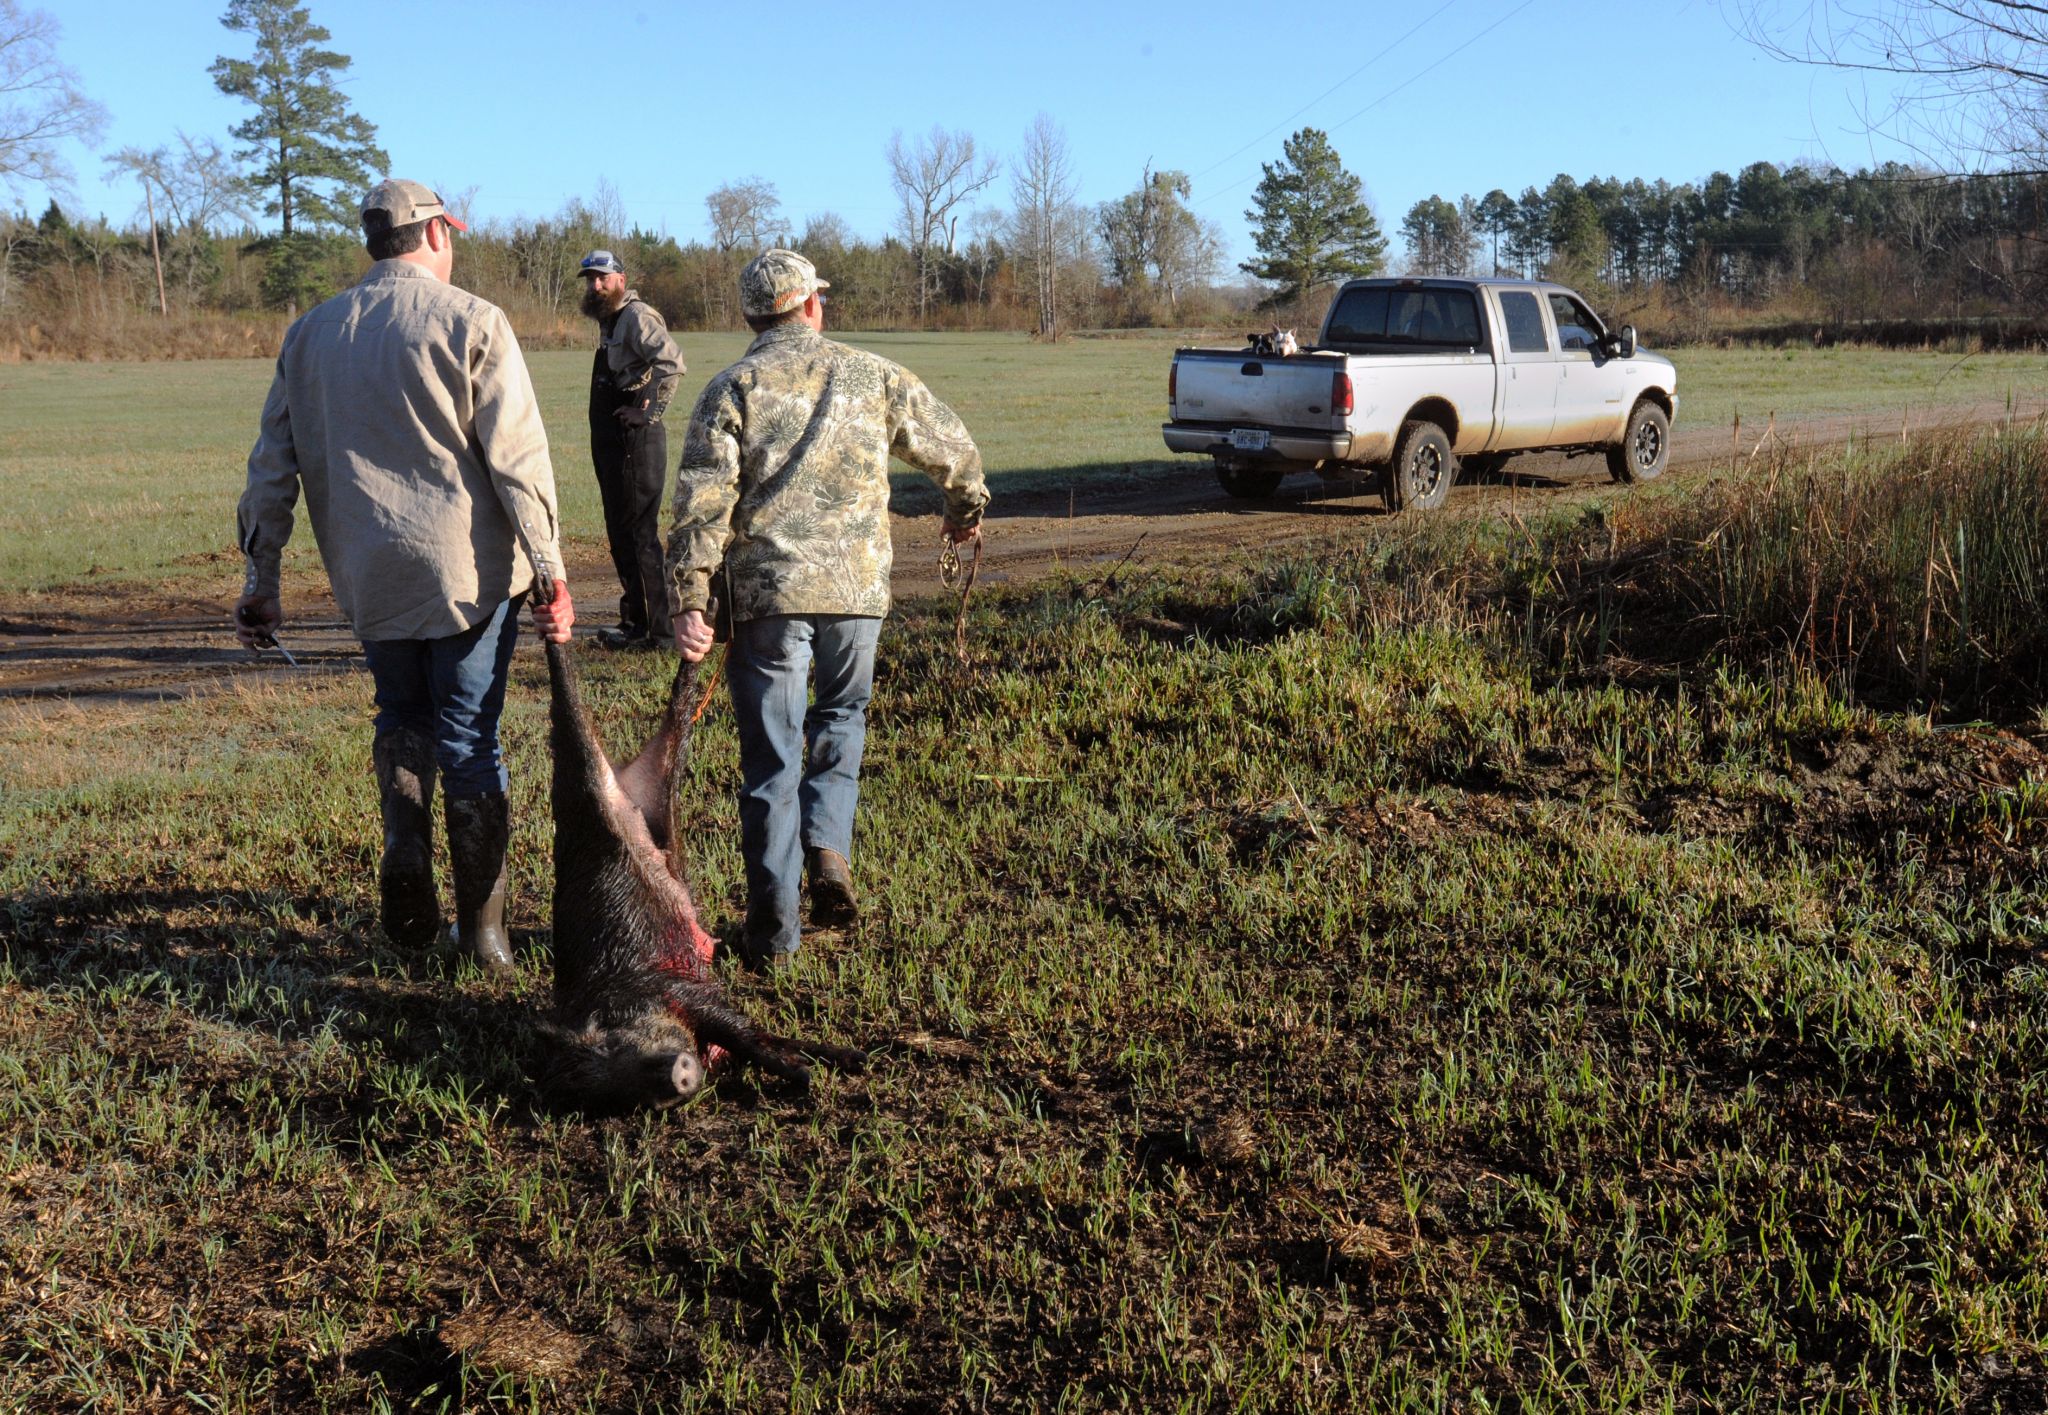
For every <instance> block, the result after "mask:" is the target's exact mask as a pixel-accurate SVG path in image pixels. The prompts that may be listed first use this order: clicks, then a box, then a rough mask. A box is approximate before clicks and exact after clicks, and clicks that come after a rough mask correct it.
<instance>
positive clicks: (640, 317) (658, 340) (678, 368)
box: [626, 300, 684, 422]
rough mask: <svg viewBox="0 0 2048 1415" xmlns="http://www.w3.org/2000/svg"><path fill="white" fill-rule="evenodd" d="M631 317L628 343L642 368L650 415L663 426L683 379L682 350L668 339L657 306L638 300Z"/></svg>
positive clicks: (634, 303) (627, 327) (665, 326)
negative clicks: (664, 416) (665, 415)
mask: <svg viewBox="0 0 2048 1415" xmlns="http://www.w3.org/2000/svg"><path fill="white" fill-rule="evenodd" d="M630 313H631V315H632V321H631V323H629V324H628V325H627V326H626V343H627V344H628V345H629V346H630V347H631V348H632V351H633V357H634V358H635V359H637V360H639V361H640V362H641V364H642V366H643V370H642V378H643V382H642V383H641V385H640V386H641V387H642V388H643V389H645V390H646V394H647V398H648V404H647V415H648V417H649V418H651V419H652V420H653V421H655V422H660V421H661V416H662V414H663V413H665V412H667V411H668V404H669V400H670V399H671V398H673V397H675V396H676V384H677V383H678V382H679V381H681V379H682V375H683V367H684V365H683V354H682V350H680V349H678V348H677V347H676V341H675V340H673V339H671V338H670V337H669V333H668V325H667V324H665V323H663V322H662V318H661V312H660V311H658V310H656V309H655V308H654V306H652V305H650V304H648V303H647V302H646V301H644V300H635V301H634V302H633V305H632V307H631V310H630Z"/></svg>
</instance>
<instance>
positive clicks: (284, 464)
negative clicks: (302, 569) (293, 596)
mask: <svg viewBox="0 0 2048 1415" xmlns="http://www.w3.org/2000/svg"><path fill="white" fill-rule="evenodd" d="M298 502H299V459H298V453H297V451H296V450H295V449H294V448H293V446H292V419H291V410H290V409H289V408H288V407H286V406H285V393H284V356H283V355H282V354H280V355H279V356H278V360H277V376H276V377H275V378H274V379H272V380H271V384H270V396H269V397H268V398H266V399H264V400H263V429H262V431H261V432H259V433H258V434H257V435H256V445H255V447H253V448H252V449H250V452H249V480H248V484H247V485H246V486H245V487H244V488H243V490H242V500H241V504H240V505H238V506H237V507H236V508H235V538H236V540H237V541H238V542H239V543H240V545H241V547H242V556H243V558H244V559H245V560H247V561H248V575H247V577H246V578H245V579H244V580H243V582H242V593H244V594H260V595H266V596H269V597H271V598H275V597H276V596H277V593H278V582H279V579H280V577H281V575H282V574H283V563H284V546H285V542H286V541H288V540H290V539H291V538H292V508H293V507H295V506H297V505H298Z"/></svg>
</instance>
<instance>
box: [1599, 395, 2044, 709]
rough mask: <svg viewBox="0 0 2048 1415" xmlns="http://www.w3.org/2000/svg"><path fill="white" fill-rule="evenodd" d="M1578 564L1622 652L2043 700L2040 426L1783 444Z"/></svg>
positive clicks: (1990, 703) (1945, 696) (1626, 522)
mask: <svg viewBox="0 0 2048 1415" xmlns="http://www.w3.org/2000/svg"><path fill="white" fill-rule="evenodd" d="M1610 545H1611V548H1610V549H1608V550H1607V551H1606V552H1605V553H1596V554H1594V555H1592V556H1590V557H1587V558H1585V559H1584V560H1582V561H1580V562H1579V564H1578V565H1577V566H1576V579H1577V588H1578V599H1579V601H1580V603H1581V604H1582V605H1583V604H1585V603H1587V602H1595V603H1598V602H1603V601H1604V603H1605V609H1604V611H1603V612H1604V613H1606V614H1608V615H1610V616H1613V617H1614V618H1615V619H1616V620H1617V621H1626V622H1625V623H1622V622H1617V623H1616V626H1615V636H1614V637H1615V640H1616V642H1617V643H1618V644H1621V645H1625V646H1628V647H1629V648H1630V649H1631V650H1632V651H1635V652H1642V653H1646V654H1649V653H1656V652H1658V646H1659V645H1660V643H1661V644H1664V645H1668V649H1667V650H1665V651H1664V652H1663V654H1661V655H1660V656H1669V652H1670V651H1677V652H1687V651H1691V652H1700V651H1707V652H1721V651H1740V650H1742V649H1743V648H1744V647H1745V646H1752V647H1761V648H1763V649H1765V650H1767V651H1768V652H1770V653H1771V654H1773V655H1777V656H1782V657H1784V658H1787V659H1789V660H1790V661H1791V662H1793V663H1794V664H1796V665H1798V666H1799V667H1801V668H1804V669H1807V670H1810V671H1812V672H1815V673H1819V674H1823V675H1826V676H1828V677H1830V678H1834V679H1836V680H1838V681H1839V682H1840V683H1841V684H1842V685H1843V686H1844V687H1845V688H1850V689H1853V690H1855V691H1857V692H1859V693H1862V694H1865V695H1869V696H1874V697H1879V698H1883V699H1888V700H1897V699H1901V698H1910V699H1912V700H1914V701H1917V702H1921V703H1926V704H1946V705H1949V706H1952V707H1961V708H1966V709H1968V710H1972V711H1976V710H1982V711H1999V710H2001V709H2009V708H2012V707H2016V706H2020V705H2033V704H2039V703H2040V702H2041V701H2042V700H2043V697H2044V690H2048V428H2044V425H2043V423H2042V422H2041V421H2038V420H2037V421H2034V422H2030V423H2024V424H2014V425H2009V426H2002V427H1996V428H1992V429H1979V430H1969V429H1950V430H1947V431H1942V432H1936V433H1931V434H1927V435H1923V436H1919V437H1915V438H1911V439H1908V440H1903V441H1899V440H1889V441H1887V442H1885V443H1882V444H1879V445H1874V446H1866V447H1863V448H1852V449H1849V450H1847V451H1843V452H1838V453H1833V454H1831V455H1829V456H1826V457H1821V456H1818V455H1814V454H1810V453H1809V454H1804V455H1802V454H1801V453H1799V452H1797V451H1796V450H1792V449H1787V450H1783V451H1780V452H1778V453H1776V454H1775V455H1774V456H1772V457H1770V458H1769V460H1767V461H1763V462H1761V463H1759V464H1757V465H1753V466H1747V467H1744V468H1742V469H1740V470H1738V471H1736V472H1733V473H1731V474H1729V475H1726V476H1723V477H1720V478H1718V479H1716V480H1714V481H1713V482H1711V483H1709V484H1708V485H1706V486H1705V487H1703V488H1699V489H1698V490H1697V491H1695V492H1692V493H1689V494H1687V495H1685V496H1665V497H1657V498H1645V499H1643V500H1642V501H1641V502H1640V503H1639V504H1638V505H1635V506H1630V507H1626V508H1622V509H1620V510H1619V511H1618V513H1617V516H1616V519H1615V525H1614V527H1613V532H1612V535H1611V537H1610Z"/></svg>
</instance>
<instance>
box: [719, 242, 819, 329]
mask: <svg viewBox="0 0 2048 1415" xmlns="http://www.w3.org/2000/svg"><path fill="white" fill-rule="evenodd" d="M831 284H832V282H831V281H829V280H820V279H819V278H818V267H817V266H815V265H812V264H811V263H810V262H809V261H807V260H805V259H804V258H803V257H802V256H800V255H798V254H797V253H796V252H795V251H785V250H781V249H776V250H772V251H762V252H761V254H759V255H757V256H755V257H754V258H753V259H752V260H750V261H748V262H747V268H746V269H745V270H742V271H741V272H740V310H741V312H742V313H744V314H750V315H752V316H753V317H754V318H756V319H764V318H766V317H768V316H769V315H777V314H787V313H788V312H789V311H791V310H793V309H795V308H796V307H797V306H798V305H800V304H802V303H803V302H804V301H805V300H808V299H809V298H810V297H811V296H812V295H814V294H816V293H817V292H818V291H820V290H828V289H830V288H831Z"/></svg>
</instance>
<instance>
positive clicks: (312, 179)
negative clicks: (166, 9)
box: [210, 0, 391, 307]
mask: <svg viewBox="0 0 2048 1415" xmlns="http://www.w3.org/2000/svg"><path fill="white" fill-rule="evenodd" d="M220 22H221V24H222V25H224V26H225V27H226V28H228V29H231V30H235V31H237V32H239V33H243V34H248V35H252V36H253V37H254V38H255V41H256V53H255V57H254V58H253V59H231V58H228V57H227V56H225V55H223V56H221V57H220V58H218V59H216V60H214V61H213V68H212V70H211V71H210V72H211V73H212V74H213V82H214V85H215V87H217V88H219V89H220V91H221V92H222V93H224V94H227V95H228V96H229V97H231V98H240V99H245V100H247V101H248V102H249V103H250V104H251V105H253V106H254V107H255V109H256V112H255V114H254V115H253V116H252V117H250V118H249V119H247V120H246V121H244V122H242V123H239V124H237V125H236V126H235V127H234V128H232V129H230V132H231V133H232V134H233V136H234V137H235V139H236V140H237V141H238V142H240V143H242V144H243V146H242V147H240V148H238V149H236V152H235V158H236V160H237V161H240V162H245V163H250V164H252V167H251V170H249V171H248V172H247V173H246V174H245V175H244V177H243V181H244V183H245V184H246V185H247V187H248V188H249V190H250V192H251V193H252V194H255V193H261V194H262V197H263V210H264V212H265V213H266V214H267V215H270V216H275V217H276V218H277V219H278V236H277V240H276V241H275V242H274V243H272V247H271V260H270V263H269V267H268V269H267V270H266V272H265V280H264V287H265V292H266V293H267V294H269V295H270V296H271V297H272V298H273V299H274V300H275V301H277V302H278V303H280V304H287V305H291V306H293V307H296V305H297V304H298V302H299V300H300V298H302V297H307V296H311V295H315V294H317V293H318V292H319V291H318V286H319V285H321V284H324V282H325V278H326V271H327V268H328V267H329V266H331V264H332V262H331V260H330V259H329V258H328V257H329V256H330V254H331V253H330V252H328V251H327V250H326V244H327V243H325V242H322V241H319V240H317V239H308V238H309V237H317V236H318V235H319V233H321V232H322V231H330V230H334V229H336V228H347V227H352V226H353V225H354V224H355V215H356V211H355V198H356V197H357V196H358V195H359V194H360V193H361V192H362V190H363V189H364V188H365V187H367V186H369V184H370V179H371V176H372V174H373V173H375V174H380V175H381V174H382V173H383V172H385V171H386V170H387V169H388V168H389V167H390V165H391V159H390V158H389V157H388V156H386V155H385V152H384V150H383V149H382V148H380V147H378V146H377V130H376V128H375V127H373V126H371V124H370V123H369V122H368V121H367V120H366V119H364V118H362V117H361V116H359V115H358V114H356V113H355V112H353V111H352V110H351V109H350V108H349V103H348V99H347V97H346V96H345V95H344V94H343V93H342V92H341V90H340V89H339V88H337V87H335V84H334V76H335V75H336V74H338V73H341V72H343V71H344V70H346V69H347V68H348V67H349V65H350V63H351V60H350V59H349V57H348V55H346V54H337V53H335V52H334V51H333V50H331V49H324V48H321V47H320V46H322V45H324V44H325V43H326V42H327V41H328V40H329V39H330V38H332V36H330V35H329V34H328V32H327V31H326V30H325V29H323V28H322V27H321V26H319V25H316V24H314V23H313V18H312V15H311V14H310V13H309V12H308V11H307V10H306V9H305V7H304V6H301V5H294V4H292V3H291V0H229V4H228V11H227V13H226V14H225V15H222V16H221V21H220ZM337 187H338V188H339V191H336V190H335V189H336V188H337Z"/></svg>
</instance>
